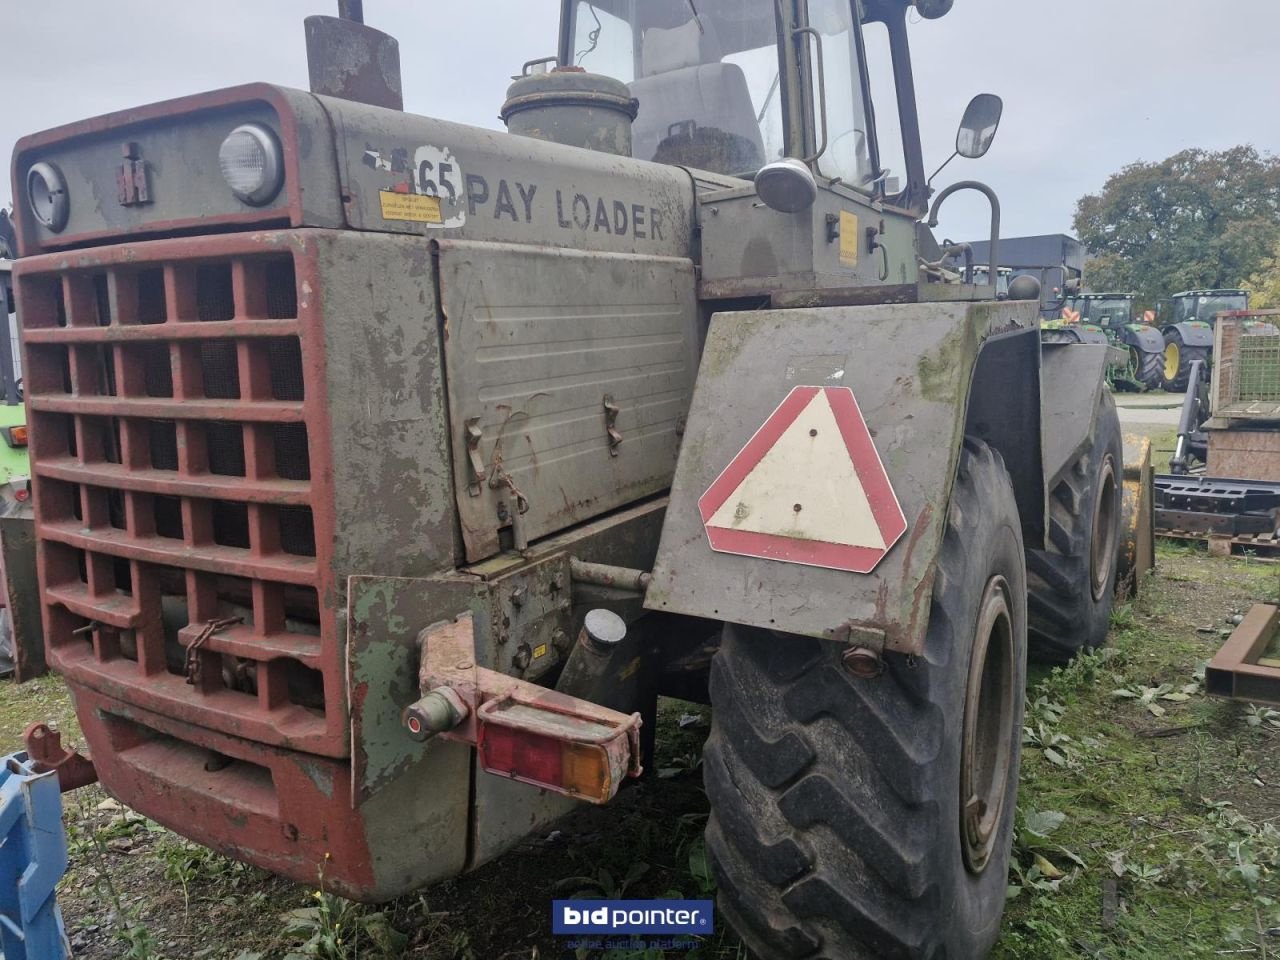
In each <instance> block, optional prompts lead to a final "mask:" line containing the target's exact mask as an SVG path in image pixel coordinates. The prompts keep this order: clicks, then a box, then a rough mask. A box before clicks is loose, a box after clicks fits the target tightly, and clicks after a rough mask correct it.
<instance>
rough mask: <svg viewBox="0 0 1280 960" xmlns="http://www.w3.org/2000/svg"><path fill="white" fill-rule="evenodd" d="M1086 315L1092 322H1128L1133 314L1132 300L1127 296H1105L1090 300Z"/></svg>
mask: <svg viewBox="0 0 1280 960" xmlns="http://www.w3.org/2000/svg"><path fill="white" fill-rule="evenodd" d="M1086 316H1087V317H1088V319H1090V320H1092V321H1093V322H1094V323H1101V324H1107V323H1111V324H1124V323H1128V322H1129V319H1130V318H1131V317H1132V316H1133V301H1132V300H1130V299H1129V298H1128V297H1105V298H1101V299H1097V300H1090V301H1089V305H1088V312H1087V314H1086Z"/></svg>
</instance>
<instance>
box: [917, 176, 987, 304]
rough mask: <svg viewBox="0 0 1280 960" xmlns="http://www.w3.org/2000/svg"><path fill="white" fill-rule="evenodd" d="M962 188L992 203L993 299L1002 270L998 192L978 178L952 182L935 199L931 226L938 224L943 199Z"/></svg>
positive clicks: (930, 218)
mask: <svg viewBox="0 0 1280 960" xmlns="http://www.w3.org/2000/svg"><path fill="white" fill-rule="evenodd" d="M960 190H977V191H978V192H979V193H981V194H982V195H983V196H985V197H986V198H987V200H988V202H990V204H991V244H990V246H989V247H988V249H987V279H988V280H990V281H991V282H990V283H988V284H987V286H989V287H990V288H991V297H992V299H995V293H996V278H997V277H998V276H999V272H1000V258H999V252H1000V251H999V246H1000V199H999V198H998V197H997V196H996V192H995V191H994V190H992V189H991V188H990V187H988V186H987V185H986V184H985V183H979V182H978V181H977V180H961V181H960V182H959V183H953V184H951V186H949V187H947V188H946V189H944V190H943V191H942V192H941V193H940V194H938V197H937V199H936V200H934V201H933V209H932V210H930V211H929V227H930V228H933V227H936V226H937V225H938V210H939V209H940V208H941V207H942V203H943V201H944V200H946V199H947V197H949V196H951V195H952V194H953V193H957V192H959V191H960Z"/></svg>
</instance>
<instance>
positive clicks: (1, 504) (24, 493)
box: [0, 210, 43, 679]
mask: <svg viewBox="0 0 1280 960" xmlns="http://www.w3.org/2000/svg"><path fill="white" fill-rule="evenodd" d="M16 246H17V244H16V238H15V236H14V231H13V224H12V222H11V221H10V218H9V213H8V211H6V210H0V304H3V306H4V322H3V326H2V327H0V677H6V676H9V675H10V674H11V673H13V672H14V669H15V667H16V666H18V665H19V664H20V663H21V665H22V667H24V668H26V669H20V670H19V673H20V674H25V676H23V677H22V678H23V679H26V678H27V677H29V676H31V675H33V674H32V670H34V672H36V673H40V672H43V670H42V669H41V667H40V666H38V665H37V664H35V663H33V662H31V660H30V657H28V656H27V655H26V654H27V652H28V649H29V648H30V647H31V646H35V645H39V644H40V643H41V642H42V641H41V637H40V635H39V634H40V631H39V629H38V628H37V629H34V632H32V631H31V628H32V625H33V624H34V623H36V622H38V620H39V617H38V610H37V615H36V616H35V617H31V616H29V615H21V614H20V615H19V616H17V617H15V616H14V614H13V611H12V609H11V607H12V602H11V597H12V594H13V592H14V591H13V590H11V589H10V588H11V587H13V586H15V584H16V588H17V589H16V592H17V593H18V594H19V595H20V597H25V598H28V599H29V598H33V597H34V596H35V592H36V571H35V555H34V540H31V539H30V538H29V537H24V536H23V531H22V530H21V529H20V528H21V526H22V525H24V524H25V526H26V527H28V528H29V527H30V526H31V517H32V511H31V464H30V460H29V458H28V456H27V411H26V407H25V406H24V405H23V403H22V371H21V368H20V366H19V363H18V351H17V326H16V324H15V320H14V309H13V308H14V303H13V282H12V277H11V268H12V264H13V258H14V255H15V249H16ZM11 522H16V523H18V524H19V526H17V527H15V526H10V525H9V524H10V523H11ZM6 540H10V541H11V542H12V543H13V544H15V545H17V544H18V542H19V541H25V542H26V543H27V544H29V545H30V547H31V549H30V551H25V550H24V549H23V548H22V547H18V546H15V547H14V549H13V550H12V551H10V549H9V548H8V544H7V543H5V541H6ZM23 613H24V614H29V613H30V611H23ZM20 632H22V633H24V634H26V633H30V636H25V635H24V636H19V633H20ZM39 656H40V657H41V659H42V653H41V654H39Z"/></svg>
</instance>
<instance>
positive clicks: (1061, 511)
mask: <svg viewBox="0 0 1280 960" xmlns="http://www.w3.org/2000/svg"><path fill="white" fill-rule="evenodd" d="M1123 456H1124V447H1123V444H1122V442H1121V439H1120V420H1119V418H1118V417H1117V416H1116V402H1115V400H1114V399H1113V398H1112V396H1111V394H1110V393H1109V392H1108V391H1106V390H1104V391H1103V392H1102V396H1101V398H1099V400H1098V410H1097V417H1096V418H1095V420H1094V427H1093V439H1092V440H1091V441H1090V444H1089V448H1088V449H1087V450H1086V451H1085V452H1084V454H1083V455H1082V456H1080V457H1079V459H1077V460H1076V462H1075V463H1073V464H1072V465H1071V467H1070V469H1068V470H1067V473H1066V476H1064V477H1063V478H1062V480H1060V481H1059V482H1058V484H1057V485H1056V486H1055V487H1054V489H1053V491H1052V493H1051V494H1050V496H1049V549H1047V550H1039V549H1031V550H1028V551H1027V584H1028V588H1029V591H1030V593H1029V596H1028V598H1027V610H1028V614H1029V621H1028V633H1029V637H1030V650H1031V659H1033V660H1038V661H1040V662H1043V663H1066V662H1067V661H1068V660H1070V659H1071V658H1072V657H1073V656H1075V655H1076V654H1077V653H1079V652H1080V651H1082V650H1093V649H1095V648H1096V647H1100V646H1102V644H1103V643H1105V642H1106V639H1107V630H1108V629H1109V628H1110V626H1111V607H1112V602H1113V600H1114V596H1115V585H1116V570H1117V562H1116V561H1117V554H1118V537H1119V529H1120V507H1121V497H1122V494H1123V484H1122V481H1121V477H1122V476H1123V471H1124V467H1123V463H1124V460H1123Z"/></svg>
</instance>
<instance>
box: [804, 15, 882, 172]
mask: <svg viewBox="0 0 1280 960" xmlns="http://www.w3.org/2000/svg"><path fill="white" fill-rule="evenodd" d="M809 27H810V28H812V29H813V30H815V31H817V33H818V35H819V36H820V37H821V41H822V43H821V59H822V68H823V69H822V74H823V78H822V79H823V80H824V83H823V87H824V89H825V94H826V108H827V113H826V125H825V131H826V139H827V143H826V149H825V151H823V153H822V155H821V156H819V157H818V170H819V172H820V173H822V174H824V175H825V176H828V177H838V178H840V179H841V180H843V181H844V182H845V183H847V184H849V186H851V187H855V188H857V189H859V190H870V189H871V187H872V185H873V182H874V181H875V179H876V171H875V166H876V153H875V151H876V141H875V129H874V126H873V125H872V123H871V120H870V117H869V116H868V113H867V102H868V98H867V96H866V89H865V86H864V82H863V80H864V73H863V66H862V50H861V47H862V44H861V42H860V41H861V38H860V36H859V30H858V25H857V23H856V21H855V20H854V16H853V4H852V3H851V2H850V0H809ZM801 37H802V38H803V39H802V42H804V43H807V44H808V47H809V61H810V64H811V69H810V70H809V75H810V82H811V84H812V88H813V89H812V101H811V102H812V104H813V109H814V111H815V114H816V113H818V112H819V111H821V109H822V91H821V90H820V89H819V71H818V64H817V58H818V56H819V52H818V43H817V40H816V39H815V38H814V37H812V36H810V35H805V34H802V35H801ZM814 127H815V131H816V136H817V137H818V141H819V145H820V141H821V139H822V134H823V130H824V126H823V118H822V117H821V116H815V118H814Z"/></svg>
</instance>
